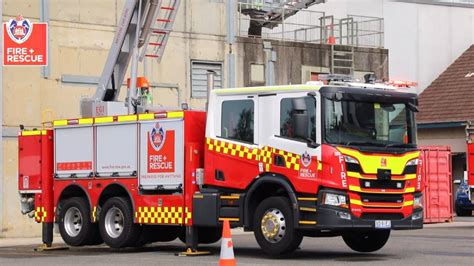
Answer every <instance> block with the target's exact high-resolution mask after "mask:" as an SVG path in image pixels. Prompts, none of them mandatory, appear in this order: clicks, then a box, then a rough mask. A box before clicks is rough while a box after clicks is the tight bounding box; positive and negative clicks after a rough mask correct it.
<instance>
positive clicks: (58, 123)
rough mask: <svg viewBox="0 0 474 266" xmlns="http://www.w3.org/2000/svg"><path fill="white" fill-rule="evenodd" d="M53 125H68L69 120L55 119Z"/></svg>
mask: <svg viewBox="0 0 474 266" xmlns="http://www.w3.org/2000/svg"><path fill="white" fill-rule="evenodd" d="M53 126H55V127H60V126H67V120H55V121H53Z"/></svg>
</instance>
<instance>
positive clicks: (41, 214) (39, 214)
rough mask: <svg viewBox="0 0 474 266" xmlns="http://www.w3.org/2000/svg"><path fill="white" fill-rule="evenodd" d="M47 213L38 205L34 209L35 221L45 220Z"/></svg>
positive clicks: (41, 221) (42, 221)
mask: <svg viewBox="0 0 474 266" xmlns="http://www.w3.org/2000/svg"><path fill="white" fill-rule="evenodd" d="M46 216H47V213H46V211H45V210H44V207H42V206H38V207H36V209H35V221H36V222H38V223H44V221H45V220H46Z"/></svg>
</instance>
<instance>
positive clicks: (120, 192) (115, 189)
mask: <svg viewBox="0 0 474 266" xmlns="http://www.w3.org/2000/svg"><path fill="white" fill-rule="evenodd" d="M112 197H124V198H126V199H128V200H129V202H130V204H131V206H132V211H133V213H135V201H134V200H133V197H132V195H131V194H130V191H128V190H127V189H126V188H125V187H124V186H123V185H122V184H120V183H111V184H109V185H107V186H106V187H105V188H104V189H103V190H102V192H101V193H100V196H99V200H98V201H97V205H98V206H99V207H102V206H104V204H105V202H106V201H107V200H108V199H110V198H112ZM99 211H100V208H99ZM96 216H97V218H98V217H99V213H97V214H96Z"/></svg>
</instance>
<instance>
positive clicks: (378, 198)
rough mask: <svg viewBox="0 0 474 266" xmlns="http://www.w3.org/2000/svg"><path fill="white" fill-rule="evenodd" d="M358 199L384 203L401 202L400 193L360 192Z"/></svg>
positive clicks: (366, 201)
mask: <svg viewBox="0 0 474 266" xmlns="http://www.w3.org/2000/svg"><path fill="white" fill-rule="evenodd" d="M360 199H361V201H362V202H365V203H370V202H384V203H402V202H403V196H402V195H389V194H383V195H379V194H363V193H362V194H360Z"/></svg>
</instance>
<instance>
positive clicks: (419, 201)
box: [413, 194, 423, 209]
mask: <svg viewBox="0 0 474 266" xmlns="http://www.w3.org/2000/svg"><path fill="white" fill-rule="evenodd" d="M418 208H423V195H421V194H420V195H415V199H414V200H413V209H418Z"/></svg>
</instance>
